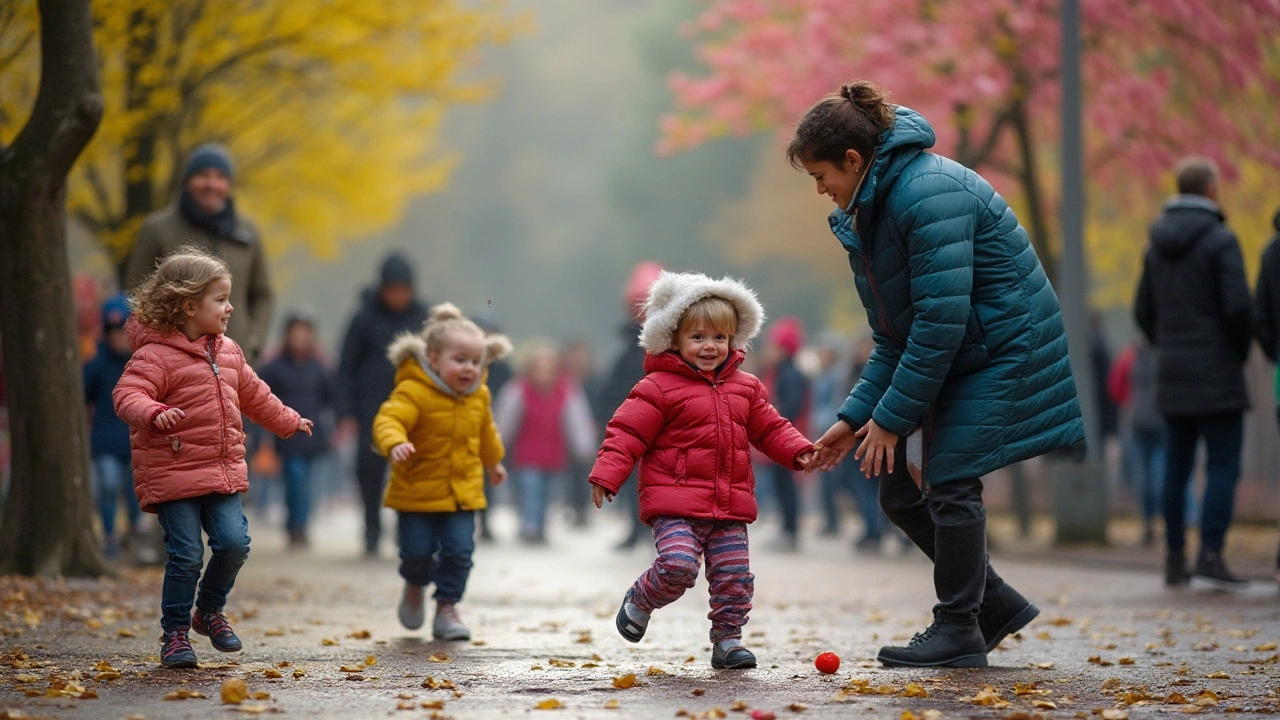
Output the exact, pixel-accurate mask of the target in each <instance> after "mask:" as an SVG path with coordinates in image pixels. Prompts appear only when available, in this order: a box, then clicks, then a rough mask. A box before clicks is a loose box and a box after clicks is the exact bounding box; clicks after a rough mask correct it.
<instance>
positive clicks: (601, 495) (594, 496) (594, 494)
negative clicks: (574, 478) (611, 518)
mask: <svg viewBox="0 0 1280 720" xmlns="http://www.w3.org/2000/svg"><path fill="white" fill-rule="evenodd" d="M605 500H608V501H609V502H613V493H611V492H609V491H608V490H605V489H604V488H602V487H600V486H599V485H592V486H591V502H593V503H595V504H596V507H598V508H602V507H604V501H605Z"/></svg>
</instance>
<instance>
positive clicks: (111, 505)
mask: <svg viewBox="0 0 1280 720" xmlns="http://www.w3.org/2000/svg"><path fill="white" fill-rule="evenodd" d="M93 479H94V481H95V484H96V487H95V488H94V490H95V492H96V495H97V500H98V512H99V514H101V516H102V534H103V535H105V536H106V537H107V538H111V537H114V536H115V534H116V501H118V500H119V499H120V498H121V497H124V510H125V514H126V515H128V517H129V527H130V529H132V528H133V527H135V526H137V524H138V518H139V517H140V516H141V515H142V510H141V509H140V508H139V507H138V495H137V493H135V492H134V491H133V468H132V467H130V466H129V463H127V462H125V461H123V460H121V459H120V458H118V457H116V456H115V455H98V456H97V457H95V458H94V459H93Z"/></svg>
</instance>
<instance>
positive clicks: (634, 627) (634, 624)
mask: <svg viewBox="0 0 1280 720" xmlns="http://www.w3.org/2000/svg"><path fill="white" fill-rule="evenodd" d="M628 607H629V608H630V609H629V610H628ZM614 624H616V625H617V626H618V634H619V635H621V636H622V637H623V639H624V640H626V641H627V642H633V643H638V642H640V641H641V640H642V639H644V631H645V630H647V629H649V615H648V613H646V612H645V611H643V610H641V609H640V608H638V607H636V604H635V603H634V602H632V600H631V591H630V590H628V591H627V594H626V596H624V597H623V598H622V607H620V608H618V617H617V619H616V620H615V621H614Z"/></svg>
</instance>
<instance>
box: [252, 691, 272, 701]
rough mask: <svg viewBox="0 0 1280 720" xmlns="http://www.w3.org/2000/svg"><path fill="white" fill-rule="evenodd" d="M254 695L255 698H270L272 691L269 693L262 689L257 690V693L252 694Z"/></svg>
mask: <svg viewBox="0 0 1280 720" xmlns="http://www.w3.org/2000/svg"><path fill="white" fill-rule="evenodd" d="M252 697H253V699H254V700H270V699H271V693H269V692H263V691H262V690H259V691H257V692H255V693H254V694H253V695H252Z"/></svg>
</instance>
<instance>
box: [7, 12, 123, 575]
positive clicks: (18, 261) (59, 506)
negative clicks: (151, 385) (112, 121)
mask: <svg viewBox="0 0 1280 720" xmlns="http://www.w3.org/2000/svg"><path fill="white" fill-rule="evenodd" d="M39 9H40V59H41V78H40V91H39V94H38V95H37V97H36V103H35V108H34V110H33V111H32V113H31V117H30V119H29V120H28V121H27V124H26V125H25V126H24V127H23V128H22V131H21V132H20V133H18V136H17V138H15V139H14V141H13V145H11V146H9V147H7V148H2V149H0V338H2V339H3V346H4V353H5V370H6V373H7V376H8V377H7V380H8V382H7V387H8V389H9V416H10V421H11V429H12V439H13V477H12V481H11V484H10V488H9V498H8V501H7V503H6V505H5V507H4V516H3V522H2V523H0V574H4V573H21V574H24V575H49V576H52V575H63V574H67V575H100V574H103V573H105V572H107V568H106V566H105V564H104V563H103V560H102V555H101V552H100V550H99V542H98V538H97V537H96V534H95V532H94V530H93V527H94V526H93V515H92V507H93V504H92V502H91V499H90V497H89V447H88V436H87V432H86V428H85V423H84V422H83V420H82V418H83V417H84V408H85V402H84V390H83V387H82V384H81V380H80V358H79V354H78V352H77V343H76V333H75V310H74V308H73V305H72V299H71V271H70V263H69V261H68V259H67V237H66V229H67V217H66V196H67V186H66V178H67V173H68V172H69V171H70V169H71V166H72V164H73V163H74V162H75V160H76V158H77V157H78V156H79V155H80V152H81V151H82V150H83V149H84V146H85V145H86V144H87V143H88V142H89V139H90V138H92V137H93V133H94V131H95V130H97V127H98V123H99V121H100V120H101V119H102V106H103V102H102V96H101V94H100V92H99V84H98V64H97V58H96V57H95V54H94V49H93V24H92V17H91V15H90V12H89V0H40V2H39Z"/></svg>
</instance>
